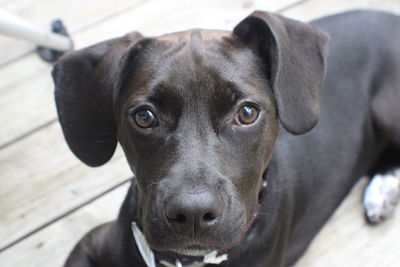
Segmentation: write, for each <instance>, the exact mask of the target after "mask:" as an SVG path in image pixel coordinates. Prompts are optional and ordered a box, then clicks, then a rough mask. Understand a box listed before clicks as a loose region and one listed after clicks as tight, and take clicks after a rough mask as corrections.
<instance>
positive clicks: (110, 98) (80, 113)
mask: <svg viewBox="0 0 400 267" xmlns="http://www.w3.org/2000/svg"><path fill="white" fill-rule="evenodd" d="M142 38H143V36H142V35H141V34H139V33H131V34H128V35H126V36H124V37H121V38H117V39H113V40H109V41H105V42H102V43H99V44H96V45H94V46H91V47H88V48H85V49H81V50H78V51H74V52H70V53H68V54H66V55H64V56H63V57H61V58H60V59H59V60H58V62H57V64H56V65H55V67H54V69H53V72H52V75H53V80H54V83H55V99H56V105H57V112H58V117H59V121H60V123H61V127H62V130H63V132H64V136H65V139H66V141H67V143H68V145H69V147H70V149H71V150H72V152H73V153H74V154H75V155H76V156H77V157H78V158H79V159H80V160H82V161H83V162H84V163H86V164H87V165H89V166H92V167H96V166H100V165H102V164H104V163H106V162H107V161H108V160H109V159H110V158H111V157H112V155H113V154H114V151H115V148H116V146H117V136H116V130H117V129H116V121H115V118H114V107H113V106H114V95H115V94H116V93H117V92H115V89H114V88H115V86H114V81H115V80H116V77H117V76H118V75H119V69H120V65H121V64H122V61H124V56H123V55H124V54H125V53H126V52H127V51H128V50H129V49H130V48H131V47H133V46H134V45H135V44H136V43H137V42H138V41H139V40H141V39H142Z"/></svg>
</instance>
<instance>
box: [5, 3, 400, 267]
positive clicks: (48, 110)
mask: <svg viewBox="0 0 400 267" xmlns="http://www.w3.org/2000/svg"><path fill="white" fill-rule="evenodd" d="M57 1H59V0H57ZM57 1H54V3H55V2H57ZM71 1H72V2H74V1H75V0H71ZM27 2H28V1H27V0H15V1H6V0H5V1H0V8H3V7H4V6H7V5H11V4H12V5H14V4H17V3H20V4H21V5H22V3H27ZM36 2H38V1H36ZM61 2H62V1H60V3H61ZM72 2H71V4H70V6H73V5H74V4H73V3H72ZM100 2H101V1H97V2H96V4H95V5H99V7H98V8H100V9H101V8H103V9H102V11H101V12H100V13H99V16H98V17H96V12H91V11H87V10H86V11H85V10H84V9H79V7H76V10H75V11H76V12H81V13H80V14H81V15H82V19H83V20H85V21H86V22H87V25H88V26H87V27H82V28H79V27H80V26H82V25H84V24H82V25H80V24H79V21H78V20H76V21H73V16H72V15H71V17H70V18H72V20H71V22H68V23H75V24H74V25H76V28H75V29H74V31H73V39H74V40H75V43H76V46H77V48H80V47H83V46H87V45H89V44H92V43H95V42H98V41H101V40H103V39H106V38H111V37H115V36H119V35H122V34H124V33H126V32H129V31H131V30H139V31H141V32H143V33H144V34H147V35H157V34H161V33H164V32H171V31H176V30H183V29H186V28H193V27H201V28H221V29H231V28H232V27H233V26H234V25H235V24H236V23H237V22H239V21H240V20H241V19H243V18H244V17H245V16H246V15H247V14H248V13H250V12H251V11H252V10H253V9H268V10H279V9H282V8H284V7H286V6H288V5H291V4H293V3H297V1H290V0H285V1H261V0H257V1H239V0H234V1H229V0H224V1H219V2H217V1H212V0H209V1H192V0H190V1H172V0H168V1H165V0H146V1H135V3H137V5H135V8H128V7H127V8H124V6H123V5H124V4H125V3H127V2H123V1H119V2H118V3H116V1H112V3H116V6H115V8H114V7H113V4H110V3H111V1H103V2H102V3H100ZM46 3H48V1H46ZM81 3H82V5H89V6H90V3H92V4H93V3H94V1H91V0H87V1H86V2H84V1H81ZM88 3H89V4H88ZM97 3H98V4H97ZM107 3H108V4H107ZM130 3H133V2H132V1H131V2H130ZM77 5H78V4H77ZM107 5H108V6H107ZM25 6H28V9H35V8H42V7H41V6H40V5H38V6H36V5H35V6H29V3H28V4H25ZM50 6H52V8H56V7H57V6H56V5H55V4H54V5H50ZM120 7H121V8H120ZM46 8H47V7H46ZM48 8H50V7H48ZM95 8H97V7H95ZM108 8H109V10H107V9H108ZM354 8H379V9H383V10H389V11H392V12H397V13H400V1H398V0H381V1H378V0H369V1H362V0H355V1H346V0H336V1H333V0H326V1H317V0H309V1H302V3H301V4H298V5H294V6H293V7H291V8H289V9H287V10H286V11H285V12H284V14H285V15H287V16H290V17H293V18H296V19H300V20H304V21H308V20H310V19H313V18H316V17H320V16H323V15H325V14H331V13H336V12H338V11H342V10H347V9H354ZM71 10H72V9H71ZM16 11H18V9H17V8H16ZM21 12H22V11H21ZM24 12H25V11H24ZM26 12H28V11H26ZM29 12H31V13H29ZM29 12H28V13H26V14H41V16H42V19H43V21H45V19H50V18H51V14H46V12H42V11H34V10H32V11H29ZM35 12H38V13H35ZM40 12H42V13H40ZM57 12H61V11H57ZM69 12H72V13H71V14H73V11H68V9H67V10H65V15H66V16H67V17H68V16H70V15H68V14H69ZM62 13H63V12H61V14H62ZM21 14H22V13H21ZM107 14H109V15H107ZM149 14H151V15H149ZM46 16H47V17H46ZM62 18H63V17H62ZM157 18H160V19H159V20H158V21H157ZM161 18H162V19H161ZM71 25H72V24H71ZM74 27H75V26H74ZM72 28H73V27H72ZM3 45H4V43H2V42H1V40H0V47H1V48H2V49H0V50H4V49H3ZM12 45H14V43H13V44H12ZM12 51H16V54H13V57H10V58H11V62H9V63H8V64H7V65H3V67H2V68H0V81H1V82H0V121H1V122H2V127H0V148H1V147H2V146H4V145H5V144H7V143H9V144H8V145H7V146H5V147H3V148H2V149H0V250H1V248H3V247H4V246H7V245H9V244H12V243H13V242H15V241H18V242H17V243H16V244H15V245H13V246H11V247H10V248H8V249H6V250H5V251H3V252H1V253H0V262H1V264H0V265H1V266H27V265H28V266H33V267H34V266H60V265H61V263H62V261H63V260H64V258H65V257H66V255H67V253H68V251H69V250H70V249H71V248H72V246H73V245H74V243H75V242H76V241H77V240H78V239H79V238H80V236H81V235H82V234H83V233H84V232H86V231H87V230H89V229H90V228H92V227H93V226H95V225H98V224H99V223H101V222H104V221H107V220H110V219H112V218H114V217H115V214H116V212H117V211H118V209H119V206H120V203H121V201H122V198H123V196H124V194H125V191H126V185H124V186H122V187H121V188H124V189H121V188H118V189H116V190H112V188H113V187H115V186H117V185H118V184H120V183H122V182H124V181H125V180H126V179H128V178H129V177H130V175H131V174H130V171H129V170H128V167H127V165H126V163H125V160H124V159H123V157H122V154H121V151H119V152H118V153H117V155H115V157H114V159H113V161H112V162H111V163H109V164H108V165H105V166H104V167H101V168H99V169H91V168H88V167H85V166H84V165H83V164H81V163H80V162H79V161H78V160H77V159H75V158H74V157H73V155H72V154H71V153H70V152H69V151H68V148H67V146H66V144H65V142H64V141H63V138H62V136H61V131H60V129H59V126H58V125H57V124H56V123H50V124H48V125H46V123H48V122H52V121H54V120H55V118H56V115H55V109H54V103H53V85H52V82H51V79H50V76H49V73H50V69H51V66H49V65H46V64H44V63H43V62H41V61H40V60H38V59H37V57H36V56H35V55H32V54H31V55H29V56H26V57H23V58H19V59H15V56H16V55H18V53H20V52H22V53H25V52H24V51H28V50H26V47H25V48H23V49H20V50H18V49H16V50H12ZM1 53H2V52H1V51H0V61H1ZM12 53H14V52H12ZM12 53H11V52H10V55H11V54H12ZM10 118H12V119H10ZM15 118H18V119H15ZM34 129H38V130H36V131H34V132H32V133H31V131H32V130H34ZM24 135H27V136H25V137H24V138H22V139H21V140H19V141H18V142H11V143H10V141H12V140H15V139H18V138H20V137H21V136H24ZM362 187H363V184H362V183H361V184H360V185H358V186H357V188H356V189H355V190H354V192H353V193H352V194H351V195H350V197H349V198H348V199H347V200H346V201H345V203H344V204H343V205H342V206H341V208H340V209H339V210H338V211H337V212H336V214H335V215H334V217H333V218H332V220H331V221H330V222H329V223H328V224H327V225H326V226H325V227H324V229H323V230H322V232H321V233H320V234H319V235H318V237H317V239H316V241H315V242H314V243H313V244H312V247H311V248H310V250H309V251H308V252H307V254H306V256H305V257H304V258H303V259H302V260H301V261H300V262H299V263H298V265H297V266H300V267H303V266H304V267H307V266H370V267H372V266H388V267H389V266H390V267H391V266H400V265H399V264H398V262H400V253H398V252H396V251H399V249H400V243H399V241H398V240H400V231H399V230H398V226H399V225H400V215H399V212H397V213H396V218H393V219H391V220H390V221H388V222H387V223H385V224H383V225H381V226H378V227H369V226H367V225H366V224H365V223H364V221H363V216H362V208H361V206H360V198H361V195H362ZM109 190H111V192H110V193H107V194H105V195H104V196H101V197H99V199H98V200H96V201H95V202H93V203H91V204H88V205H84V204H85V203H86V202H88V201H90V200H91V199H93V198H96V197H98V196H100V195H102V194H103V192H106V191H109ZM80 206H84V207H82V208H79V207H80ZM74 209H78V210H77V211H75V212H73V213H72V214H70V215H68V216H66V217H62V216H64V215H65V214H67V213H69V212H70V211H72V210H74ZM54 220H56V222H53V221H54ZM47 224H48V225H47ZM41 227H43V229H41ZM38 229H39V230H38ZM36 230H37V232H36ZM26 235H29V236H28V237H27V238H23V237H24V236H26ZM21 238H22V240H19V239H21Z"/></svg>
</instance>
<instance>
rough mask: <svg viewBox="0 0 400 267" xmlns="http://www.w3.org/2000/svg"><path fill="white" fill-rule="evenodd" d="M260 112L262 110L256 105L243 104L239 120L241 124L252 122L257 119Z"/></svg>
mask: <svg viewBox="0 0 400 267" xmlns="http://www.w3.org/2000/svg"><path fill="white" fill-rule="evenodd" d="M259 113H260V110H259V109H258V108H256V107H254V106H250V105H246V106H243V107H241V108H240V109H239V112H238V117H237V118H238V122H239V123H240V124H251V123H253V122H255V121H256V120H257V118H258V114H259Z"/></svg>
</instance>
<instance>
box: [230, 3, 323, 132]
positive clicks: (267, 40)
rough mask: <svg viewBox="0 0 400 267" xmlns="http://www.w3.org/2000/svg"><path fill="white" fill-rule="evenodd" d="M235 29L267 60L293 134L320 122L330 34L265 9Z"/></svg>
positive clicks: (269, 75)
mask: <svg viewBox="0 0 400 267" xmlns="http://www.w3.org/2000/svg"><path fill="white" fill-rule="evenodd" d="M233 32H234V34H235V35H236V36H238V37H239V39H241V40H242V41H243V42H244V43H245V44H246V45H248V46H250V47H251V48H252V49H253V50H254V52H255V53H256V55H258V56H260V57H262V59H263V61H264V62H265V63H266V66H267V70H266V72H267V73H266V75H267V78H268V79H269V81H270V83H271V86H272V89H273V91H274V94H275V98H276V102H277V105H278V115H279V119H280V121H281V123H282V125H283V126H284V127H285V129H286V130H287V131H289V132H290V133H292V134H303V133H306V132H308V131H310V130H311V129H312V128H313V127H314V126H315V125H316V124H317V122H318V117H319V91H320V89H321V87H322V85H323V81H324V76H325V66H326V62H325V61H326V57H327V42H328V39H329V36H328V35H327V34H326V33H325V32H323V31H321V30H320V29H318V28H317V27H316V26H314V25H311V24H306V23H302V22H298V21H294V20H291V19H288V18H285V17H282V16H280V15H278V14H273V13H268V12H261V11H256V12H254V13H252V14H251V15H250V16H248V17H247V18H246V19H244V20H243V21H242V22H240V23H239V24H238V25H237V26H236V27H235V29H234V31H233Z"/></svg>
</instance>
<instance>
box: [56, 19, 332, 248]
mask: <svg viewBox="0 0 400 267" xmlns="http://www.w3.org/2000/svg"><path fill="white" fill-rule="evenodd" d="M326 42H327V36H326V35H325V34H324V33H323V32H321V31H320V30H318V29H317V28H316V27H314V26H312V25H308V24H304V23H300V22H296V21H292V20H289V19H286V18H284V17H281V16H279V15H275V14H271V13H265V12H255V13H253V14H252V15H251V16H249V17H247V18H246V19H245V20H243V21H242V22H241V23H240V24H239V25H237V26H236V27H235V29H234V30H233V32H226V31H207V30H191V31H186V32H180V33H173V34H168V35H163V36H161V37H158V38H145V37H143V36H142V35H141V34H139V33H132V34H128V35H126V36H124V37H122V38H118V39H114V40H110V41H106V42H103V43H100V44H97V45H94V46H92V47H88V48H86V49H82V50H79V51H76V52H72V53H69V54H67V55H66V56H64V57H62V58H61V60H60V61H59V62H58V63H57V65H56V66H55V69H54V71H53V77H54V81H55V84H56V102H57V109H58V113H59V118H60V123H61V125H62V128H63V131H64V135H65V138H66V140H67V142H68V144H69V146H70V148H71V150H72V151H73V152H74V153H75V155H76V156H77V157H78V158H80V159H81V160H82V161H83V162H84V163H86V164H88V165H90V166H99V165H102V164H104V163H105V162H107V161H108V160H109V159H110V158H111V156H112V155H113V153H114V150H115V147H116V145H117V142H119V143H120V144H121V146H122V147H123V149H124V152H125V154H126V157H127V160H128V162H129V165H130V166H131V169H132V170H133V172H134V173H135V176H136V180H137V190H138V199H139V213H140V223H141V225H142V227H143V231H144V234H145V236H146V238H147V240H148V242H149V244H150V246H151V247H152V248H153V249H156V250H168V251H175V252H178V253H182V254H186V255H200V254H205V253H207V252H209V251H211V250H218V251H220V250H223V249H227V248H230V247H232V246H234V245H236V244H237V243H238V242H239V241H240V240H241V238H242V237H243V236H244V234H245V233H246V231H247V229H248V228H249V226H250V224H251V223H252V221H253V219H254V218H255V216H256V215H257V209H258V204H259V203H258V202H259V193H260V192H261V190H262V182H263V173H264V172H265V170H266V169H267V166H268V163H269V160H270V158H271V155H272V151H273V148H274V144H275V141H276V139H277V137H278V134H279V128H280V127H279V122H280V123H281V124H282V125H283V127H284V128H285V129H286V130H287V131H288V132H290V133H293V134H302V133H305V132H307V131H309V130H310V129H312V128H313V127H314V126H315V124H316V123H317V121H318V113H319V104H318V96H319V89H320V87H321V86H322V83H323V77H324V69H325V54H326V49H325V48H326Z"/></svg>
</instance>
